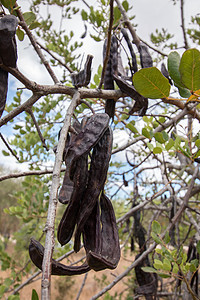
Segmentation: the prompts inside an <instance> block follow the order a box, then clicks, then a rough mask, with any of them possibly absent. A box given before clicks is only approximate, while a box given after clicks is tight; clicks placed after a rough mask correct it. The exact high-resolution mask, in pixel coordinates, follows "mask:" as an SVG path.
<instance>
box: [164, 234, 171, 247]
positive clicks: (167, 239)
mask: <svg viewBox="0 0 200 300" xmlns="http://www.w3.org/2000/svg"><path fill="white" fill-rule="evenodd" d="M164 242H165V244H168V243H169V242H170V236H169V232H168V231H167V232H166V234H165V237H164Z"/></svg>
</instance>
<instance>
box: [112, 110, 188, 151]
mask: <svg viewBox="0 0 200 300" xmlns="http://www.w3.org/2000/svg"><path fill="white" fill-rule="evenodd" d="M190 113H194V110H193V108H190V109H188V108H187V107H185V108H184V109H183V110H182V111H181V112H180V113H179V114H177V115H176V116H175V117H174V118H172V119H171V120H169V121H167V122H165V123H163V124H162V126H161V125H159V126H158V127H157V128H156V129H155V130H154V133H156V132H161V131H163V130H164V129H166V128H168V127H170V126H171V125H173V124H176V123H177V122H178V121H179V120H180V119H182V118H183V117H184V116H185V115H187V114H190ZM143 140H145V137H144V136H142V135H141V136H138V137H136V138H135V139H132V140H131V141H129V142H127V143H126V144H125V145H123V146H121V147H118V148H117V149H115V150H113V154H114V153H117V152H120V151H123V150H125V149H126V148H128V147H130V146H132V145H134V144H135V143H137V142H138V141H143Z"/></svg>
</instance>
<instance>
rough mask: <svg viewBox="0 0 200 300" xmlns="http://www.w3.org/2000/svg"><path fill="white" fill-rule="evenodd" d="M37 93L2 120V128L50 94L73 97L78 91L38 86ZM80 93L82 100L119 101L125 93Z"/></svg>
mask: <svg viewBox="0 0 200 300" xmlns="http://www.w3.org/2000/svg"><path fill="white" fill-rule="evenodd" d="M34 90H36V91H37V92H34V93H33V95H32V96H31V97H30V98H29V99H28V100H27V101H26V102H24V103H23V104H21V105H19V106H18V107H17V108H15V109H13V110H12V111H11V112H10V113H8V114H7V115H6V116H5V117H3V118H1V119H0V127H1V126H2V125H4V124H6V123H7V122H8V121H10V120H12V119H13V118H14V117H16V116H17V115H19V114H21V113H22V112H23V111H25V110H26V108H27V107H29V106H32V105H33V104H34V103H36V102H37V101H38V100H39V99H40V98H41V97H42V96H45V95H49V94H65V95H69V96H73V95H74V93H75V92H76V91H77V89H75V88H72V87H69V86H65V85H53V86H52V85H37V84H35V88H34ZM78 91H79V93H80V98H81V99H82V98H102V99H118V98H120V97H122V96H123V93H122V92H121V91H120V90H98V89H92V90H90V89H86V88H80V89H78Z"/></svg>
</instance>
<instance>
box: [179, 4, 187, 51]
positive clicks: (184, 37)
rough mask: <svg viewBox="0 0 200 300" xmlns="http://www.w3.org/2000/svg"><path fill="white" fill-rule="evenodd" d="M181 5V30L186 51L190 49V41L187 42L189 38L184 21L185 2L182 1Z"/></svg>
mask: <svg viewBox="0 0 200 300" xmlns="http://www.w3.org/2000/svg"><path fill="white" fill-rule="evenodd" d="M180 4H181V28H182V31H183V39H184V43H185V46H184V47H185V49H186V50H187V49H189V46H188V41H187V36H186V30H185V19H184V0H181V2H180Z"/></svg>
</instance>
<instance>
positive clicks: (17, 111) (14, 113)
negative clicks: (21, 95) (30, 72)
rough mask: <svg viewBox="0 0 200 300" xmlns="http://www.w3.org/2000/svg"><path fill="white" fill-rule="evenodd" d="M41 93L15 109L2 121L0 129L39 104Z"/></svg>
mask: <svg viewBox="0 0 200 300" xmlns="http://www.w3.org/2000/svg"><path fill="white" fill-rule="evenodd" d="M41 96H42V94H41V93H34V94H33V95H32V96H31V97H30V98H29V99H28V100H27V101H26V102H24V103H23V104H21V105H19V106H18V107H17V108H15V109H13V110H12V111H11V112H10V113H8V114H7V115H6V116H5V117H3V118H1V119H0V127H1V126H2V125H4V124H6V123H7V122H9V121H10V120H12V119H13V118H14V117H16V116H18V115H19V114H21V113H22V112H23V111H25V110H26V108H27V107H29V106H32V105H33V104H34V103H35V102H37V101H38V100H39V99H40V98H41Z"/></svg>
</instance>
